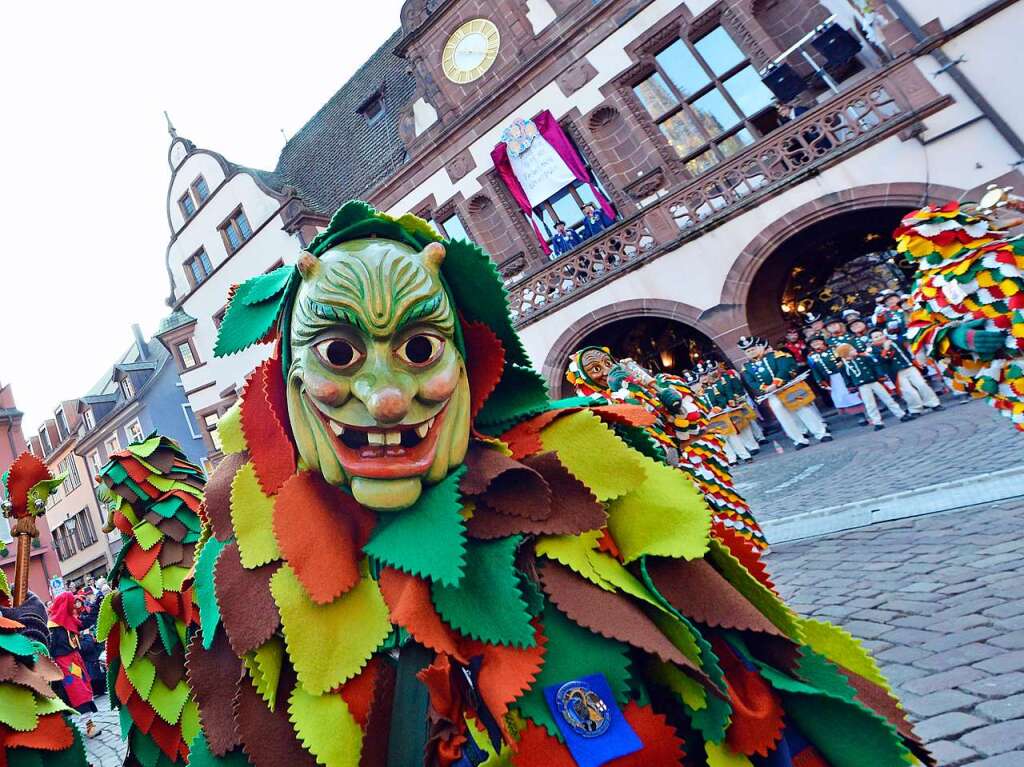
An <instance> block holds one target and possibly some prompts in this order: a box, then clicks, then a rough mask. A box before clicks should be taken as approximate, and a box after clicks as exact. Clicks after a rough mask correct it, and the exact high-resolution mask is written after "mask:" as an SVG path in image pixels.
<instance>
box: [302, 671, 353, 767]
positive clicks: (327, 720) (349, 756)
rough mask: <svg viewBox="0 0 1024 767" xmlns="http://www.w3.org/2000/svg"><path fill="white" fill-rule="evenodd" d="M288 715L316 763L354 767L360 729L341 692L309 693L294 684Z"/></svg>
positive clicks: (337, 766) (338, 766)
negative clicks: (338, 693)
mask: <svg viewBox="0 0 1024 767" xmlns="http://www.w3.org/2000/svg"><path fill="white" fill-rule="evenodd" d="M288 718H289V719H290V720H291V722H292V726H293V727H294V728H295V733H296V734H297V735H298V736H299V741H300V742H301V743H302V745H303V746H305V747H306V749H307V750H308V751H309V752H310V753H311V754H313V756H315V757H316V760H317V762H319V763H320V764H325V765H331V767H358V765H359V756H360V753H361V752H362V742H363V738H362V735H363V732H362V729H361V728H360V727H359V724H358V723H357V722H356V720H355V717H353V716H352V713H351V712H350V711H349V709H348V705H347V704H346V703H345V700H344V699H343V698H342V697H341V695H337V694H331V693H327V694H324V695H311V694H310V693H308V692H306V691H305V690H304V689H302V687H301V686H300V685H297V686H296V687H295V689H294V690H292V694H291V697H290V698H289V700H288Z"/></svg>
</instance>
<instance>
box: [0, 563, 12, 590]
mask: <svg viewBox="0 0 1024 767" xmlns="http://www.w3.org/2000/svg"><path fill="white" fill-rule="evenodd" d="M0 594H3V595H5V596H8V597H9V596H10V595H11V586H10V584H8V583H7V573H5V572H4V571H3V570H0Z"/></svg>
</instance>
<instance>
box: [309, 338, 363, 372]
mask: <svg viewBox="0 0 1024 767" xmlns="http://www.w3.org/2000/svg"><path fill="white" fill-rule="evenodd" d="M313 351H314V352H316V356H317V357H319V358H320V361H321V362H323V363H324V364H325V365H326V366H327V367H329V368H333V369H334V370H348V369H349V368H353V367H355V366H356V365H358V364H359V363H360V362H362V361H363V357H365V356H366V355H365V354H363V352H362V351H360V350H359V349H358V348H356V346H355V345H354V344H353V343H352V342H351V341H348V340H346V339H344V338H327V339H324V340H323V341H320V342H319V343H318V344H316V345H315V346H314V347H313Z"/></svg>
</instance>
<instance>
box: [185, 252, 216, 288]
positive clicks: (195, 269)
mask: <svg viewBox="0 0 1024 767" xmlns="http://www.w3.org/2000/svg"><path fill="white" fill-rule="evenodd" d="M211 274H213V264H211V263H210V257H209V256H208V255H206V248H200V249H199V250H197V251H196V252H195V253H193V254H192V256H191V257H190V258H189V259H188V260H187V261H186V262H185V276H186V277H188V281H189V283H190V284H191V285H192V287H193V288H195V287H198V286H199V284H200V283H202V282H204V281H205V280H206V278H207V277H209V276H210V275H211Z"/></svg>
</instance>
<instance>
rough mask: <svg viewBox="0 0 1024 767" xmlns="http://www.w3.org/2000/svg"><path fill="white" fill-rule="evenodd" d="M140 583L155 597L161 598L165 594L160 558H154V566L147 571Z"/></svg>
mask: <svg viewBox="0 0 1024 767" xmlns="http://www.w3.org/2000/svg"><path fill="white" fill-rule="evenodd" d="M139 585H140V586H142V588H143V589H144V590H145V591H147V592H148V593H149V594H150V595H151V596H152V597H153V598H154V599H160V598H161V597H162V596H163V595H164V575H163V569H162V568H161V567H160V561H159V560H153V566H152V567H150V568H149V570H147V571H146V574H145V575H144V576H143V577H142V580H141V581H139ZM143 604H145V602H143Z"/></svg>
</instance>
